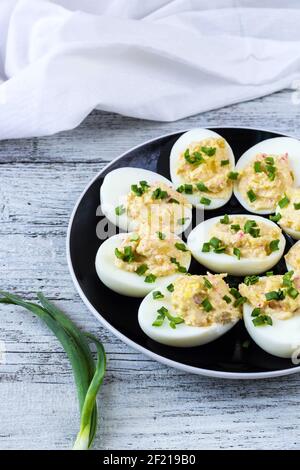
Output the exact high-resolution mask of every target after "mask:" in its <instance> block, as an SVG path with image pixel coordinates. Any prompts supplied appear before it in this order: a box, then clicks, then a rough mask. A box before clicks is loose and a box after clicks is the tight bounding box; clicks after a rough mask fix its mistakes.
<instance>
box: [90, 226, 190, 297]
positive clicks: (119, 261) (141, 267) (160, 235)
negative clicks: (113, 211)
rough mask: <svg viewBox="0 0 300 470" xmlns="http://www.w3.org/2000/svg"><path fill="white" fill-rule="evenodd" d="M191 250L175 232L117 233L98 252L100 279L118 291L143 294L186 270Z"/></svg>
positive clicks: (141, 230) (138, 295)
mask: <svg viewBox="0 0 300 470" xmlns="http://www.w3.org/2000/svg"><path fill="white" fill-rule="evenodd" d="M190 262H191V254H190V252H189V250H188V248H187V246H186V245H185V243H184V242H183V241H182V240H181V238H179V237H178V236H177V235H174V234H172V233H168V234H167V233H164V232H155V233H148V232H147V227H146V228H145V227H143V229H140V230H139V232H131V233H122V234H118V235H114V236H112V237H110V238H109V239H107V240H106V241H104V242H103V243H102V245H101V246H100V248H99V249H98V252H97V255H96V271H97V274H98V276H99V278H100V280H101V281H102V282H103V284H105V285H106V286H107V287H109V288H110V289H111V290H113V291H115V292H117V293H118V294H122V295H127V296H131V297H144V296H145V295H146V294H147V293H148V292H150V291H151V290H153V289H157V288H160V286H161V285H162V283H164V282H168V283H170V282H172V281H173V280H174V279H175V278H176V277H177V276H178V273H186V272H187V271H188V269H189V266H190Z"/></svg>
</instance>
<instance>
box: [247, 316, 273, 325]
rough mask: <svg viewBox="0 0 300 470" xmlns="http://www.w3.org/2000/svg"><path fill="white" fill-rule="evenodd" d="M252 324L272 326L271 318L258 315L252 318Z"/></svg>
mask: <svg viewBox="0 0 300 470" xmlns="http://www.w3.org/2000/svg"><path fill="white" fill-rule="evenodd" d="M252 323H253V325H254V326H263V325H270V326H272V325H273V321H272V318H271V317H269V315H259V316H258V317H255V318H253V320H252Z"/></svg>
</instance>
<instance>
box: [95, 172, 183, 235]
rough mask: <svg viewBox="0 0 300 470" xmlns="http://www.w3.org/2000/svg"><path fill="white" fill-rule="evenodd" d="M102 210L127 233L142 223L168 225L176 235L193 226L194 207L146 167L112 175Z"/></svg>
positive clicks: (102, 194) (105, 183)
mask: <svg viewBox="0 0 300 470" xmlns="http://www.w3.org/2000/svg"><path fill="white" fill-rule="evenodd" d="M100 199H101V209H102V212H103V213H104V215H105V216H106V217H107V219H108V220H109V221H110V222H112V223H113V224H115V225H117V226H118V227H120V228H121V229H123V230H126V231H133V230H137V229H138V227H139V226H140V225H141V224H145V223H147V224H148V225H152V226H156V227H157V230H159V229H160V228H159V227H161V226H162V225H166V226H167V227H168V230H171V231H172V232H174V233H181V232H183V231H184V230H185V229H186V228H187V227H188V226H189V224H190V223H191V219H192V212H191V205H190V204H189V202H188V200H187V199H186V197H185V196H184V195H183V194H180V193H178V192H177V191H176V190H175V189H174V188H173V186H172V183H171V182H170V181H169V180H167V178H165V177H164V176H162V175H159V174H157V173H154V172H153V171H149V170H144V169H142V168H132V167H128V168H127V167H125V168H118V169H116V170H113V171H111V172H110V173H108V174H107V175H106V176H105V178H104V180H103V183H102V186H101V190H100Z"/></svg>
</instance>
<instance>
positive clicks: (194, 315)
mask: <svg viewBox="0 0 300 470" xmlns="http://www.w3.org/2000/svg"><path fill="white" fill-rule="evenodd" d="M224 277H226V274H214V275H213V274H210V273H207V276H177V279H176V280H174V282H173V283H171V284H165V285H164V286H162V287H161V289H160V290H159V291H157V290H154V291H152V292H150V293H149V294H148V295H147V296H146V297H145V298H144V300H143V301H142V303H141V305H140V308H139V313H138V321H139V324H140V327H141V328H142V330H143V331H144V333H145V334H146V335H148V336H149V337H150V338H151V339H153V340H155V341H158V342H159V343H162V344H166V345H169V346H178V347H190V346H200V345H202V344H206V343H209V342H211V341H214V340H215V339H217V338H219V337H220V336H222V335H223V334H225V333H226V332H227V331H229V330H230V329H231V328H232V327H233V326H234V325H235V324H236V323H237V322H238V320H239V319H240V318H241V305H242V302H241V300H239V299H241V296H240V295H239V293H238V291H237V290H236V289H230V287H229V286H228V284H226V282H225V281H224Z"/></svg>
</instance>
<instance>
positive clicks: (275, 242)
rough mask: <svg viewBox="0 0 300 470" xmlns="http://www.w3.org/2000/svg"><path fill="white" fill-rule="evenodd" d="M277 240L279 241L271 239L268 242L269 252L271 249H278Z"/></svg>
mask: <svg viewBox="0 0 300 470" xmlns="http://www.w3.org/2000/svg"><path fill="white" fill-rule="evenodd" d="M279 242H280V240H272V241H271V242H270V245H269V248H270V252H271V253H273V251H278V250H279Z"/></svg>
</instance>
